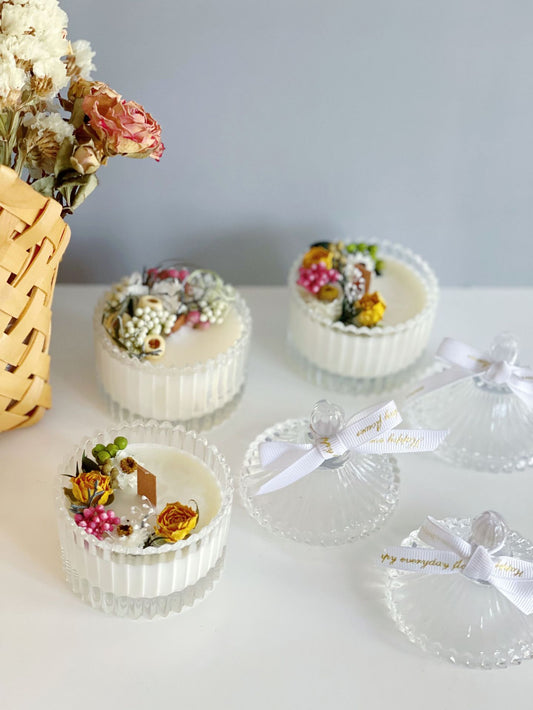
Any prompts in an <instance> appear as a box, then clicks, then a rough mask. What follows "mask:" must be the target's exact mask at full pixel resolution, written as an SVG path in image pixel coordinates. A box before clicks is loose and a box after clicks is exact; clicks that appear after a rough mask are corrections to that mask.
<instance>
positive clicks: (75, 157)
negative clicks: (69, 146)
mask: <svg viewBox="0 0 533 710" xmlns="http://www.w3.org/2000/svg"><path fill="white" fill-rule="evenodd" d="M70 164H71V165H72V167H73V168H74V170H76V172H78V173H80V175H90V174H91V173H95V172H96V171H97V170H98V168H99V167H100V161H99V160H98V158H97V156H96V152H95V150H94V148H92V147H91V146H90V145H80V146H78V147H77V148H76V150H75V151H74V153H73V154H72V156H71V158H70Z"/></svg>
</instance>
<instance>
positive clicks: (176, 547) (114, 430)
mask: <svg viewBox="0 0 533 710" xmlns="http://www.w3.org/2000/svg"><path fill="white" fill-rule="evenodd" d="M134 430H141V431H144V432H148V431H152V432H158V433H161V432H162V431H163V432H168V433H174V434H175V435H176V437H178V436H179V437H182V438H183V440H189V441H193V440H194V441H198V442H200V443H201V444H202V445H203V446H204V447H205V449H206V454H207V453H208V452H209V453H210V454H212V455H213V456H214V458H215V459H216V460H217V462H218V464H219V465H220V466H221V467H222V470H223V471H224V475H225V478H226V485H225V487H224V488H223V489H222V487H221V490H220V493H221V502H220V508H219V510H218V512H217V514H216V515H215V517H214V518H213V519H212V520H210V521H209V523H208V524H207V525H206V526H205V527H203V528H202V529H201V530H200V531H199V532H198V533H193V534H192V535H190V536H189V537H188V538H187V539H186V540H178V542H174V543H169V544H167V545H161V546H160V547H147V548H144V549H131V548H126V547H124V546H123V545H120V544H119V543H112V542H110V541H109V540H98V539H97V538H95V536H94V535H89V534H88V533H86V532H85V530H83V529H82V528H79V526H78V525H76V523H75V521H74V518H73V517H72V516H71V515H70V514H69V512H68V509H67V507H66V505H65V493H64V491H63V488H64V486H65V474H66V473H67V472H68V475H70V472H71V471H75V470H76V463H78V462H79V461H80V460H81V457H82V454H83V452H84V451H90V450H91V449H92V448H93V446H94V445H95V444H97V443H99V441H101V440H106V441H108V440H110V439H114V438H115V437H116V436H119V435H121V436H124V435H126V438H128V439H130V437H129V436H128V435H127V432H132V435H131V438H132V441H133V437H134ZM135 443H139V442H135ZM141 443H144V442H141ZM150 443H151V442H150ZM169 446H172V444H169ZM175 448H178V450H180V449H179V447H177V446H176V447H175ZM187 453H188V455H190V456H194V454H190V453H189V452H187ZM196 458H199V457H196ZM232 500H233V481H232V477H231V472H230V468H229V465H228V464H227V462H226V459H225V458H224V456H223V455H222V454H221V453H220V451H219V450H218V449H217V447H216V446H214V445H213V444H209V442H208V441H207V440H206V439H205V438H204V437H203V436H200V435H199V434H198V433H197V432H195V431H188V430H187V429H185V427H183V426H172V425H171V424H169V423H167V422H163V423H161V422H157V421H156V420H152V421H150V422H147V423H145V422H143V421H135V422H131V423H124V424H120V425H116V426H113V427H111V428H109V429H104V430H103V431H99V432H95V434H94V435H93V436H90V437H88V438H86V439H85V441H84V442H83V443H82V444H80V445H79V446H77V447H76V448H75V449H74V451H73V452H72V453H71V454H70V455H69V456H68V457H67V458H66V459H65V460H64V461H63V463H62V465H61V466H60V469H59V476H58V483H57V495H56V504H57V509H58V510H61V513H60V515H61V517H62V518H63V520H64V522H65V521H66V522H67V524H68V525H69V526H70V527H71V528H73V529H75V530H76V532H77V533H79V534H81V535H82V537H83V538H85V540H86V541H87V542H88V543H89V544H90V545H92V546H94V547H99V548H101V549H102V550H108V551H109V552H117V553H120V554H122V555H127V556H132V557H149V556H151V555H161V554H164V553H176V552H178V551H180V550H182V549H185V548H187V547H191V546H192V545H195V544H196V543H197V542H199V541H200V540H202V539H203V538H205V537H206V536H208V535H209V534H210V532H211V531H212V530H214V529H215V528H216V527H218V525H219V524H220V522H221V521H222V519H223V518H224V517H225V515H226V512H227V510H228V508H230V507H231V504H232Z"/></svg>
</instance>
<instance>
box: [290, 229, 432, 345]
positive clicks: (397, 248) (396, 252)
mask: <svg viewBox="0 0 533 710" xmlns="http://www.w3.org/2000/svg"><path fill="white" fill-rule="evenodd" d="M367 241H369V242H370V243H372V244H377V246H378V247H379V249H380V250H381V251H382V254H381V256H383V258H385V259H386V258H387V257H390V258H393V259H397V260H398V261H404V262H407V263H408V262H414V264H415V265H416V266H417V267H418V269H419V271H417V276H418V277H419V278H421V280H422V283H423V286H424V290H425V292H426V303H425V305H424V308H422V310H421V311H419V312H418V313H417V314H416V315H414V316H413V317H412V318H409V319H408V320H406V321H404V322H403V323H398V324H397V325H387V326H383V327H378V328H369V327H368V326H356V325H351V324H350V325H345V324H344V323H341V322H340V321H331V320H329V319H328V318H327V317H324V316H321V315H320V314H319V313H317V312H316V311H315V310H312V309H310V308H308V307H307V306H306V304H305V303H304V302H303V300H302V298H301V297H300V293H299V288H300V287H299V286H298V284H297V283H296V281H297V277H296V275H297V273H298V268H299V266H300V264H301V263H302V259H303V257H304V254H301V255H300V256H299V257H298V258H297V259H296V261H295V262H294V263H293V265H292V267H291V270H290V273H289V289H290V291H291V294H292V295H293V296H295V302H296V303H298V304H299V305H300V306H301V308H302V309H303V310H304V311H305V313H306V315H307V316H308V317H309V318H310V319H311V320H313V321H315V322H316V323H319V324H320V325H324V326H326V327H328V328H331V329H332V330H337V331H339V332H340V333H344V334H346V335H349V336H359V337H360V336H365V337H371V338H378V337H380V336H385V335H392V334H395V333H401V332H403V331H404V330H408V329H410V328H412V327H413V326H415V325H417V324H418V323H419V322H420V321H422V320H424V319H425V318H426V317H427V316H429V315H431V313H432V312H433V311H434V310H435V309H436V307H437V302H438V295H439V282H438V279H437V276H436V274H435V272H434V271H433V269H432V268H431V267H430V266H429V264H428V263H427V262H426V261H425V260H424V259H422V257H421V256H419V255H418V254H415V252H413V251H411V249H408V248H407V247H404V246H403V245H402V244H395V243H393V242H389V241H388V240H383V241H380V240H374V239H370V240H367Z"/></svg>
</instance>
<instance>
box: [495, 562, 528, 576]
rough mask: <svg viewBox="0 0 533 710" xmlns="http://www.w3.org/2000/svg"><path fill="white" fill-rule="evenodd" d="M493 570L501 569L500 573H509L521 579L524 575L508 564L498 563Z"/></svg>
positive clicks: (521, 571)
mask: <svg viewBox="0 0 533 710" xmlns="http://www.w3.org/2000/svg"><path fill="white" fill-rule="evenodd" d="M494 569H501V570H502V572H511V573H512V575H513V576H514V577H521V576H522V575H523V574H524V571H523V570H521V569H518V567H515V566H514V565H511V564H509V562H498V564H496V565H494Z"/></svg>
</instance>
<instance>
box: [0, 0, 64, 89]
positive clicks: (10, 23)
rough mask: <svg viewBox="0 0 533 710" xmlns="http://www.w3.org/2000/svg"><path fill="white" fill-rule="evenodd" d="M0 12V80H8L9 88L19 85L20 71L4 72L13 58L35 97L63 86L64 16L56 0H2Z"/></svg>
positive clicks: (6, 81) (19, 87) (18, 86)
mask: <svg viewBox="0 0 533 710" xmlns="http://www.w3.org/2000/svg"><path fill="white" fill-rule="evenodd" d="M0 12H1V15H0V59H1V60H2V70H1V71H2V73H3V74H4V81H3V83H4V84H6V83H8V82H11V84H9V85H10V86H11V90H20V89H21V88H22V87H21V86H20V84H21V81H22V75H21V74H20V73H18V72H17V75H16V76H15V77H13V76H9V73H6V71H7V70H6V66H7V67H9V65H11V64H12V62H13V61H15V63H16V65H17V67H18V69H19V71H21V72H23V73H24V78H25V82H24V84H29V86H30V88H31V90H32V92H33V93H34V94H36V95H37V96H38V97H39V98H46V97H48V96H52V95H53V94H55V93H57V92H58V91H59V90H60V89H62V88H63V87H64V86H66V84H67V73H66V68H65V64H64V62H63V61H62V57H63V56H64V55H66V54H67V53H68V46H69V45H68V41H67V39H66V27H67V24H68V17H67V15H66V13H65V12H64V11H63V10H61V8H60V7H59V5H58V2H57V0H26V1H25V2H22V1H21V0H5V1H4V2H1V3H0ZM24 84H23V86H24ZM15 86H16V89H15ZM2 95H4V94H3V93H2Z"/></svg>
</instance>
